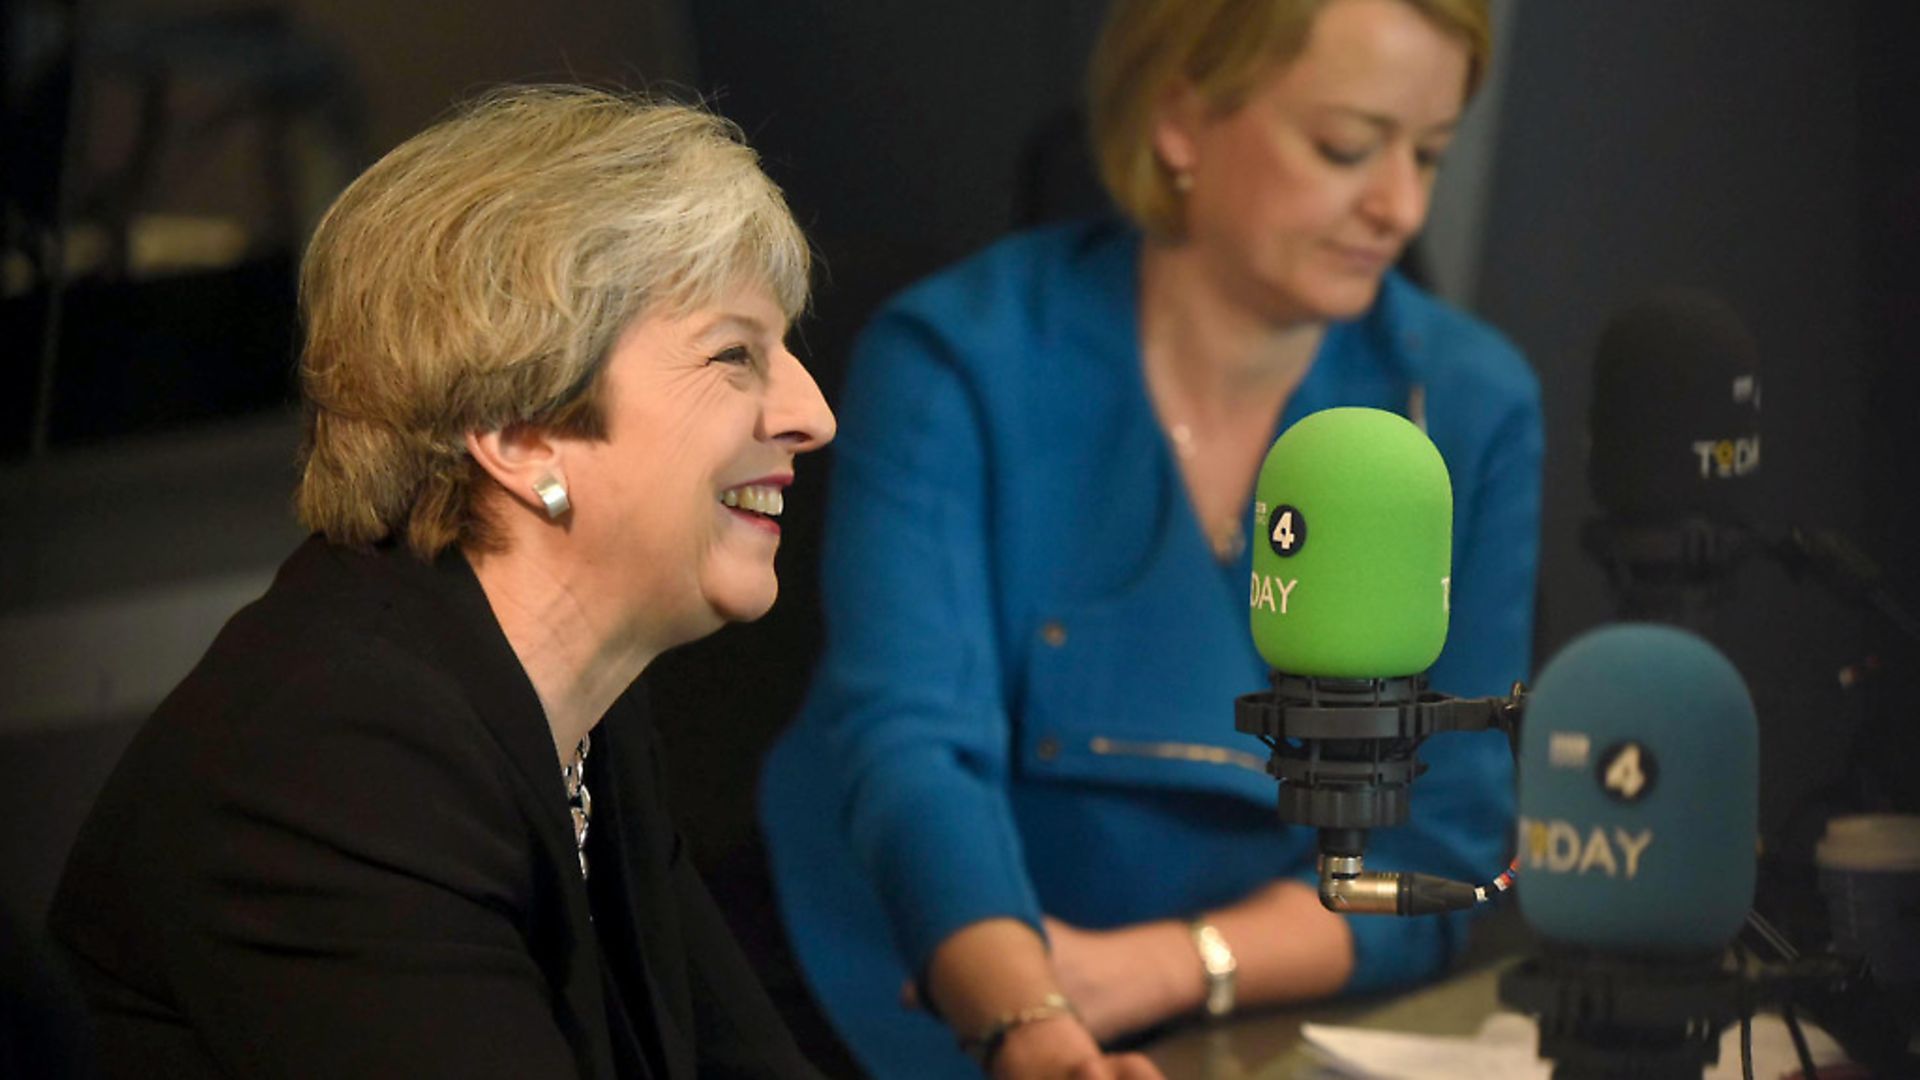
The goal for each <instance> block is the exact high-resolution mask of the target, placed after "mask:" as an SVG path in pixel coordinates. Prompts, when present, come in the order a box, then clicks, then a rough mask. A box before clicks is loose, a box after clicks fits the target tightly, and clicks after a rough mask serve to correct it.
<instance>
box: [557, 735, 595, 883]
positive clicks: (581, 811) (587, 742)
mask: <svg viewBox="0 0 1920 1080" xmlns="http://www.w3.org/2000/svg"><path fill="white" fill-rule="evenodd" d="M592 742H593V739H592V736H589V735H582V736H580V746H579V748H578V749H576V750H574V752H573V760H572V761H570V762H567V763H566V764H565V765H562V766H560V780H561V782H562V783H563V784H565V785H566V788H567V809H568V810H569V811H571V812H572V814H573V850H574V853H575V854H577V855H579V856H580V880H582V881H585V880H586V879H587V824H588V822H589V820H590V819H591V818H592V817H593V795H592V794H591V793H589V792H588V791H587V750H588V749H589V747H590V746H591V745H592Z"/></svg>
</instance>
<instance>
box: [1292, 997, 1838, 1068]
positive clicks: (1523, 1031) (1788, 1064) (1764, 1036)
mask: <svg viewBox="0 0 1920 1080" xmlns="http://www.w3.org/2000/svg"><path fill="white" fill-rule="evenodd" d="M1800 1027H1801V1030H1802V1031H1804V1032H1805V1033H1806V1037H1807V1047H1808V1049H1809V1050H1810V1051H1811V1052H1812V1054H1813V1061H1814V1064H1815V1065H1816V1066H1826V1065H1833V1064H1837V1063H1839V1062H1841V1061H1844V1060H1846V1054H1845V1052H1844V1051H1842V1050H1841V1049H1840V1046H1839V1044H1838V1043H1835V1042H1834V1041H1833V1039H1832V1038H1831V1037H1830V1036H1828V1035H1827V1033H1826V1032H1824V1031H1821V1030H1820V1029H1818V1028H1816V1027H1814V1026H1813V1025H1811V1024H1808V1023H1806V1022H1804V1021H1803V1022H1802V1023H1801V1025H1800ZM1300 1031H1301V1034H1302V1035H1303V1036H1305V1038H1306V1040H1307V1043H1308V1045H1309V1046H1311V1047H1313V1049H1314V1050H1315V1051H1316V1052H1317V1053H1318V1054H1319V1055H1320V1057H1321V1058H1322V1059H1323V1061H1324V1068H1323V1071H1322V1072H1321V1074H1320V1075H1322V1076H1326V1077H1353V1078H1366V1080H1401V1078H1420V1080H1428V1078H1431V1080H1446V1078H1449V1077H1461V1078H1463V1080H1464V1078H1477V1080H1551V1077H1552V1075H1553V1067H1552V1065H1551V1063H1549V1062H1545V1061H1542V1060H1540V1058H1539V1057H1538V1056H1537V1053H1538V1049H1539V1043H1540V1036H1539V1030H1538V1028H1536V1027H1535V1025H1534V1022H1533V1018H1532V1017H1529V1016H1522V1015H1520V1014H1518V1013H1511V1012H1497V1013H1494V1014H1493V1015H1492V1016H1490V1017H1488V1018H1487V1020H1486V1022H1485V1023H1484V1024H1482V1025H1481V1026H1480V1031H1479V1033H1478V1034H1475V1035H1472V1036H1466V1037H1461V1036H1438V1035H1413V1034H1409V1033H1407V1032H1400V1031H1374V1030H1370V1029H1367V1028H1356V1027H1338V1026H1335V1025H1332V1024H1303V1025H1301V1028H1300ZM1799 1071H1800V1060H1799V1058H1798V1057H1797V1056H1796V1055H1795V1054H1794V1051H1793V1039H1792V1036H1790V1035H1789V1034H1788V1033H1787V1025H1786V1024H1785V1023H1784V1022H1782V1021H1781V1019H1780V1018H1779V1017H1778V1016H1774V1015H1771V1014H1766V1015H1761V1016H1757V1017H1755V1018H1754V1021H1753V1075H1754V1076H1755V1077H1756V1080H1781V1078H1783V1077H1789V1076H1794V1075H1796V1074H1798V1073H1799ZM1739 1077H1740V1025H1738V1024H1734V1025H1732V1026H1730V1027H1728V1028H1727V1030H1726V1031H1725V1032H1724V1033H1722V1035H1721V1038H1720V1061H1719V1063H1718V1064H1717V1065H1714V1066H1712V1067H1710V1068H1708V1069H1707V1071H1706V1077H1705V1080H1738V1078H1739Z"/></svg>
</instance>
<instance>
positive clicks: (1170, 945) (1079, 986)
mask: <svg viewBox="0 0 1920 1080" xmlns="http://www.w3.org/2000/svg"><path fill="white" fill-rule="evenodd" d="M1046 928H1047V941H1048V944H1049V947H1050V951H1051V953H1052V958H1053V971H1054V977H1055V978H1056V979H1058V980H1059V981H1060V989H1061V992H1062V993H1064V994H1066V996H1067V1000H1069V1001H1071V1002H1073V1004H1074V1007H1075V1008H1077V1009H1078V1010H1079V1011H1080V1016H1081V1019H1083V1020H1084V1021H1085V1022H1086V1026H1087V1028H1088V1029H1089V1030H1090V1031H1091V1032H1092V1034H1093V1037H1094V1038H1097V1039H1099V1040H1101V1041H1102V1042H1106V1041H1109V1040H1112V1039H1115V1038H1118V1037H1119V1036H1122V1035H1126V1034H1128V1033H1130V1032H1135V1031H1139V1030H1141V1029H1143V1028H1148V1027H1152V1026H1153V1025H1155V1024H1158V1023H1161V1022H1163V1021H1166V1020H1169V1019H1172V1018H1173V1017H1175V1016H1179V1015H1180V1014H1182V1013H1185V1012H1190V1011H1192V1010H1194V1009H1197V1008H1199V1007H1200V1003H1201V1002H1202V1001H1203V1000H1204V999H1205V998H1206V992H1207V978H1206V970H1205V968H1203V967H1202V966H1201V964H1200V956H1199V954H1198V953H1197V952H1196V951H1195V950H1194V947H1193V939H1192V936H1191V935H1190V934H1189V933H1188V932H1187V928H1186V927H1185V926H1182V925H1181V924H1179V923H1177V922H1174V921H1172V920H1161V921H1158V922H1150V923H1139V924H1136V925H1134V926H1125V927H1121V928H1119V929H1117V930H1083V929H1081V928H1079V927H1077V926H1072V925H1070V924H1068V923H1064V922H1061V921H1060V920H1059V919H1055V918H1051V917H1049V918H1048V919H1047V920H1046Z"/></svg>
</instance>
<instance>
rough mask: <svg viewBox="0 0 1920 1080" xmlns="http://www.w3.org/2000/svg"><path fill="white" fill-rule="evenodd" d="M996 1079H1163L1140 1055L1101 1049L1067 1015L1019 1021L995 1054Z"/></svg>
mask: <svg viewBox="0 0 1920 1080" xmlns="http://www.w3.org/2000/svg"><path fill="white" fill-rule="evenodd" d="M989 1075H990V1076H992V1077H993V1078H994V1080H1164V1078H1163V1077H1162V1074H1161V1072H1160V1070H1159V1069H1158V1068H1157V1067H1155V1066H1154V1064H1153V1062H1151V1061H1149V1060H1147V1058H1146V1057H1145V1056H1143V1055H1141V1054H1105V1053H1102V1052H1101V1050H1100V1044H1099V1043H1096V1042H1094V1041H1093V1035H1092V1034H1090V1033H1089V1032H1088V1031H1087V1029H1086V1028H1085V1027H1084V1026H1083V1025H1081V1024H1080V1022H1079V1021H1077V1020H1075V1019H1074V1018H1073V1017H1071V1016H1055V1017H1050V1018H1048V1019H1046V1020H1036V1021H1034V1022H1033V1023H1030V1024H1022V1025H1021V1026H1019V1027H1017V1028H1014V1029H1013V1030H1012V1031H1009V1032H1007V1038H1006V1041H1005V1042H1003V1043H1001V1044H1000V1052H999V1053H998V1054H995V1055H994V1058H993V1063H992V1069H991V1070H990V1072H989Z"/></svg>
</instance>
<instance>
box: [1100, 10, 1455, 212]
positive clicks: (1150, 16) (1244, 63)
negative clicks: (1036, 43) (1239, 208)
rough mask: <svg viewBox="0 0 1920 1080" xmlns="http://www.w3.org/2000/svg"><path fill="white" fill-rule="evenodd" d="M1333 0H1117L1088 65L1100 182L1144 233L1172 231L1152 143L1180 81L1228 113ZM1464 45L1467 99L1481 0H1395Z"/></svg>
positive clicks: (1170, 201) (1170, 197)
mask: <svg viewBox="0 0 1920 1080" xmlns="http://www.w3.org/2000/svg"><path fill="white" fill-rule="evenodd" d="M1330 2H1331V0H1114V5H1113V8H1112V10H1111V11H1110V12H1109V13H1108V15H1107V21H1106V25H1105V28H1104V29H1103V30H1102V31H1101V34H1100V40H1099V43H1098V44H1097V45H1096V46H1095V47H1094V53H1093V60H1092V63H1091V65H1090V68H1089V72H1088V96H1089V110H1088V112H1089V119H1090V121H1091V123H1092V141H1093V153H1094V158H1095V160H1096V162H1097V164H1098V166H1099V172H1100V180H1101V182H1102V183H1103V184H1105V185H1106V189H1107V193H1108V194H1109V195H1111V196H1112V197H1113V200H1114V202H1115V203H1116V204H1118V205H1119V207H1120V209H1121V210H1123V211H1125V212H1126V214H1127V215H1128V216H1129V217H1131V218H1133V220H1134V221H1135V222H1136V223H1138V224H1139V225H1140V226H1141V227H1142V228H1144V229H1146V230H1147V231H1148V232H1151V233H1154V234H1156V235H1161V236H1177V235H1179V234H1180V232H1181V230H1182V222H1181V214H1180V209H1181V201H1180V198H1179V195H1178V193H1177V192H1176V191H1175V190H1174V187H1173V178H1172V177H1171V176H1170V175H1169V174H1168V172H1167V169H1166V167H1165V165H1164V164H1163V163H1162V162H1161V161H1160V158H1159V155H1158V154H1157V153H1156V152H1155V150H1154V145H1153V124H1154V118H1155V115H1156V114H1157V113H1158V111H1159V108H1160V106H1161V104H1162V103H1163V102H1164V101H1166V100H1167V97H1168V95H1169V94H1171V93H1172V92H1173V91H1174V89H1175V88H1176V87H1177V86H1179V85H1180V84H1181V83H1183V82H1184V83H1186V84H1188V85H1191V86H1192V87H1193V88H1194V89H1195V90H1197V91H1198V92H1199V93H1200V95H1201V96H1202V98H1203V99H1204V100H1205V101H1206V103H1207V104H1208V106H1209V107H1211V108H1213V109H1214V110H1216V111H1218V112H1231V111H1232V110H1233V109H1234V108H1236V107H1237V106H1239V105H1240V104H1241V103H1242V102H1243V101H1245V99H1246V95H1247V94H1248V92H1250V91H1251V90H1252V89H1253V85H1254V83H1256V82H1257V81H1258V80H1259V79H1260V77H1261V75H1262V74H1263V73H1265V72H1267V71H1269V70H1271V68H1272V67H1273V66H1274V65H1276V64H1285V63H1287V62H1288V61H1290V60H1292V59H1293V58H1294V57H1296V56H1298V55H1300V52H1301V50H1302V49H1304V48H1305V47H1306V44H1307V36H1308V34H1310V33H1311V32H1312V30H1313V21H1314V19H1315V18H1317V17H1318V16H1319V14H1320V12H1321V10H1322V9H1324V8H1325V7H1326V6H1327V4H1328V3H1330ZM1401 2H1402V3H1405V4H1407V5H1408V6H1409V7H1412V8H1413V9H1414V10H1416V11H1418V12H1419V13H1420V14H1421V15H1423V16H1425V17H1426V18H1427V19H1428V20H1429V21H1430V22H1432V23H1433V24H1434V25H1435V26H1437V27H1438V28H1440V29H1441V30H1442V31H1444V32H1445V33H1448V34H1450V35H1452V36H1454V37H1456V38H1458V39H1459V40H1460V41H1461V43H1462V44H1464V45H1465V46H1466V47H1467V86H1466V93H1467V96H1468V97H1469V98H1471V97H1472V96H1473V93H1474V91H1476V90H1478V89H1479V88H1480V82H1481V80H1482V79H1483V78H1484V77H1485V76H1486V71H1487V65H1488V63H1489V62H1490V61H1491V59H1492V53H1493V31H1492V28H1491V26H1490V24H1489V21H1488V17H1487V0H1401Z"/></svg>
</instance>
